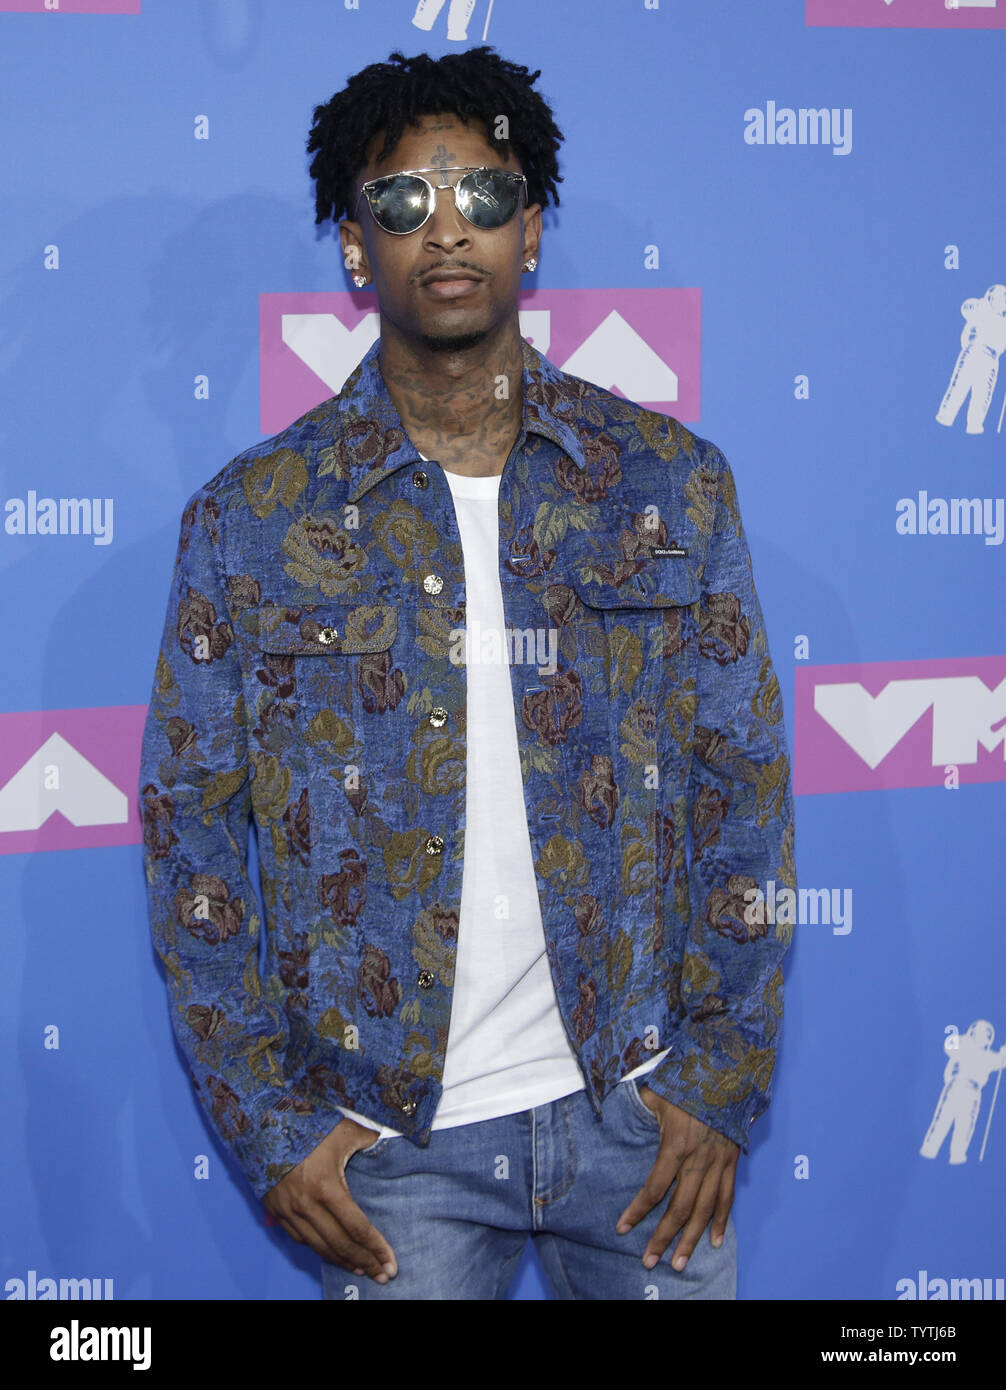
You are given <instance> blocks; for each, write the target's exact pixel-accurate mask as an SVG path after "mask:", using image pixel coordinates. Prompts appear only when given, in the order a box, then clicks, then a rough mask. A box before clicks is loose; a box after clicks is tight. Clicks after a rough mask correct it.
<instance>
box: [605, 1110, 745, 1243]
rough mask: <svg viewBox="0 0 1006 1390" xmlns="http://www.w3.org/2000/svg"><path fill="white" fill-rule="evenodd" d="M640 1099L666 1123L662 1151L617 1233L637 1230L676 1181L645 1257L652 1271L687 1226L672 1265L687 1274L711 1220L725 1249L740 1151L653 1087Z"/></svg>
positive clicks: (662, 1129) (715, 1239) (714, 1234)
mask: <svg viewBox="0 0 1006 1390" xmlns="http://www.w3.org/2000/svg"><path fill="white" fill-rule="evenodd" d="M639 1098H640V1100H642V1102H643V1104H644V1105H645V1106H647V1108H648V1109H650V1110H652V1111H653V1112H654V1114H656V1115H658V1116H659V1118H660V1151H659V1153H658V1154H657V1160H656V1162H655V1163H654V1165H653V1167H652V1168H651V1169H650V1174H649V1176H648V1178H647V1179H646V1182H645V1183H644V1184H643V1186H642V1187H641V1188H640V1189H639V1191H638V1192H637V1193H636V1195H635V1197H633V1199H632V1201H631V1202H630V1203H629V1205H628V1206H627V1207H626V1208H625V1210H624V1211H623V1212H622V1215H621V1216H620V1217H619V1219H618V1224H617V1225H616V1227H615V1229H616V1231H617V1232H618V1233H619V1235H624V1234H625V1232H626V1231H631V1230H632V1228H633V1226H635V1225H636V1224H637V1223H638V1222H639V1221H641V1220H642V1219H643V1217H644V1216H645V1215H646V1214H647V1212H650V1211H652V1210H653V1208H654V1207H655V1206H656V1205H657V1203H658V1202H659V1201H660V1200H661V1198H662V1197H664V1195H665V1194H666V1192H667V1189H668V1188H669V1187H670V1185H671V1183H672V1182H674V1181H675V1179H676V1180H677V1186H676V1188H675V1192H674V1196H673V1197H672V1198H671V1200H670V1202H669V1203H668V1204H667V1210H666V1211H665V1212H664V1215H663V1217H662V1218H661V1220H660V1222H659V1223H658V1225H657V1228H656V1230H655V1231H654V1232H653V1234H652V1236H650V1239H649V1243H648V1244H647V1247H646V1250H645V1251H644V1252H643V1264H644V1265H645V1266H646V1268H647V1269H652V1268H653V1267H654V1265H655V1264H657V1262H658V1261H659V1260H660V1258H661V1257H662V1255H663V1253H664V1251H665V1250H666V1249H667V1247H668V1246H669V1245H670V1243H671V1241H672V1240H673V1239H674V1237H675V1236H676V1235H677V1233H678V1231H680V1230H681V1228H682V1226H684V1230H683V1231H682V1232H681V1239H680V1240H679V1241H678V1246H677V1249H676V1251H675V1253H674V1258H673V1260H672V1261H671V1264H672V1265H673V1266H674V1268H675V1269H677V1270H682V1269H684V1267H685V1265H686V1264H687V1263H688V1257H689V1256H690V1255H691V1253H692V1251H693V1250H694V1249H695V1247H696V1245H697V1244H698V1242H699V1240H700V1239H701V1236H702V1232H703V1231H704V1230H705V1229H706V1226H707V1225H708V1224H709V1218H710V1217H712V1227H711V1237H710V1238H711V1240H712V1243H713V1245H714V1246H715V1248H716V1249H717V1250H718V1249H719V1248H720V1246H721V1245H722V1244H723V1237H724V1236H725V1235H726V1230H727V1217H728V1216H729V1215H730V1207H731V1205H732V1203H733V1200H734V1178H735V1176H736V1172H737V1159H738V1157H739V1156H740V1147H739V1145H737V1144H735V1143H734V1142H733V1140H731V1139H728V1138H727V1137H726V1136H725V1135H723V1134H720V1132H719V1131H718V1130H715V1129H710V1127H709V1126H708V1125H704V1124H703V1123H702V1121H701V1120H697V1119H696V1118H695V1117H694V1115H689V1114H688V1112H687V1111H685V1110H682V1109H681V1108H680V1107H679V1106H677V1105H672V1104H671V1102H670V1101H669V1100H664V1098H663V1096H658V1095H657V1094H656V1092H655V1091H651V1090H650V1088H649V1086H640V1088H639Z"/></svg>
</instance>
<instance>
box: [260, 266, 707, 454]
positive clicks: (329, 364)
mask: <svg viewBox="0 0 1006 1390" xmlns="http://www.w3.org/2000/svg"><path fill="white" fill-rule="evenodd" d="M361 302H362V303H364V304H365V305H366V306H367V307H365V308H361V307H360V306H361ZM523 302H524V303H525V304H526V305H527V307H526V308H523V307H522V308H520V309H519V311H518V312H519V319H520V331H521V333H522V335H523V336H524V337H525V338H526V339H527V340H528V342H529V343H530V344H531V345H532V347H534V348H536V349H537V350H538V351H539V352H540V353H541V354H542V355H543V356H544V357H547V358H548V359H549V361H551V362H554V363H555V365H556V366H557V367H559V368H561V370H562V371H564V372H569V373H571V374H572V375H573V376H579V377H583V378H585V380H587V381H592V382H594V383H595V385H597V386H602V387H604V389H605V390H607V391H614V392H616V393H617V394H618V395H620V396H624V397H625V398H626V399H628V400H631V401H636V402H637V403H638V404H639V405H644V406H647V407H649V408H650V409H652V410H661V411H664V412H665V413H667V414H671V415H674V416H675V417H676V418H677V419H678V420H681V421H682V422H689V421H690V422H692V423H694V422H695V421H697V420H698V419H699V392H700V385H701V381H700V363H701V352H702V291H701V290H698V289H688V290H681V289H670V290H550V291H541V290H535V291H530V292H529V293H528V294H527V296H526V298H525V299H524V301H523ZM370 305H373V306H374V307H373V308H371V307H369V306H370ZM380 332H381V322H380V316H379V314H378V311H377V307H376V301H375V300H374V299H373V297H372V296H369V295H360V294H351V293H348V292H341V291H335V292H332V293H319V294H262V295H259V362H260V369H261V426H262V431H263V433H264V434H275V433H276V432H277V431H279V430H281V429H285V428H286V426H287V425H289V424H290V423H291V422H292V421H294V420H296V419H297V418H298V417H299V416H301V415H303V414H305V412H306V411H308V410H311V409H313V408H314V406H316V405H320V404H321V402H322V401H324V400H327V399H328V398H329V397H330V396H334V395H336V394H337V393H338V391H339V390H340V389H341V387H342V384H343V382H344V381H345V380H346V378H347V377H348V376H349V374H350V372H352V370H353V368H354V367H355V366H356V365H357V364H358V363H359V361H360V359H361V358H362V357H363V356H364V355H365V353H366V352H367V349H368V348H370V347H371V346H372V345H373V344H374V342H376V340H377V339H378V337H379V336H380Z"/></svg>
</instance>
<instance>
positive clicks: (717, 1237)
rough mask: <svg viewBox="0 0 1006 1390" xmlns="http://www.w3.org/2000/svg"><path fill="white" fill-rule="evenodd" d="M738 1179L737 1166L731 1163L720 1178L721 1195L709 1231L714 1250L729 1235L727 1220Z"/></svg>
mask: <svg viewBox="0 0 1006 1390" xmlns="http://www.w3.org/2000/svg"><path fill="white" fill-rule="evenodd" d="M736 1177H737V1165H736V1164H735V1163H731V1164H730V1165H729V1166H728V1167H727V1168H725V1169H724V1170H723V1174H722V1176H721V1177H720V1195H719V1197H718V1199H717V1202H716V1210H715V1211H714V1212H713V1221H712V1226H711V1227H710V1231H709V1238H710V1240H711V1241H712V1244H713V1248H714V1249H715V1250H718V1249H719V1248H720V1246H721V1245H722V1244H723V1241H724V1238H725V1237H726V1233H727V1220H728V1219H729V1216H730V1208H731V1207H732V1206H733V1204H734V1181H735V1179H736Z"/></svg>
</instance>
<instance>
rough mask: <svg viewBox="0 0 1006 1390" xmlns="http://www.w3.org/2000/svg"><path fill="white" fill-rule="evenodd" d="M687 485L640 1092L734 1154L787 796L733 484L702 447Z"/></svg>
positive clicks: (748, 1111) (716, 455)
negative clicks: (676, 690) (694, 646)
mask: <svg viewBox="0 0 1006 1390" xmlns="http://www.w3.org/2000/svg"><path fill="white" fill-rule="evenodd" d="M700 485H701V486H702V488H703V491H706V490H707V489H708V491H706V495H707V497H708V498H709V501H710V502H711V504H712V505H711V507H710V512H711V524H710V536H709V550H708V557H707V561H706V564H705V569H704V572H703V576H702V589H701V594H700V600H699V605H698V628H699V630H698V636H697V641H698V655H697V657H696V666H697V674H696V697H697V699H696V713H695V736H694V749H693V756H692V765H691V773H690V777H689V784H688V821H689V832H690V836H689V839H690V843H689V846H688V903H689V905H688V914H689V927H688V933H687V938H686V941H685V946H684V952H683V956H682V959H681V961H680V969H681V975H680V982H679V986H678V995H679V997H678V1001H677V1002H678V1019H679V1023H678V1026H677V1029H676V1031H675V1033H674V1035H673V1036H672V1037H671V1038H669V1039H666V1040H664V1041H665V1045H667V1046H669V1047H670V1051H669V1053H668V1055H667V1056H666V1057H665V1058H664V1059H663V1060H662V1061H661V1062H660V1063H659V1064H658V1066H656V1067H655V1068H653V1070H652V1071H651V1072H650V1073H648V1075H647V1076H646V1079H645V1084H646V1085H647V1086H649V1087H650V1089H651V1090H653V1091H655V1092H656V1094H657V1095H659V1096H662V1097H664V1099H666V1100H669V1101H671V1102H672V1103H673V1104H674V1105H677V1106H679V1107H680V1108H681V1109H682V1110H686V1111H687V1112H688V1113H689V1114H691V1115H694V1116H695V1117H696V1118H697V1119H699V1120H701V1121H702V1122H703V1123H705V1124H707V1125H709V1126H711V1127H712V1128H713V1129H716V1130H718V1131H720V1133H722V1134H725V1135H726V1136H727V1137H728V1138H730V1139H732V1140H733V1141H734V1142H735V1143H736V1144H739V1145H740V1146H741V1148H742V1149H743V1150H744V1151H745V1152H747V1150H748V1147H749V1129H750V1126H751V1125H752V1124H753V1123H754V1121H755V1119H756V1118H757V1117H758V1116H759V1115H760V1114H761V1113H762V1112H763V1111H764V1110H766V1109H767V1108H768V1104H769V1097H770V1091H771V1079H772V1072H773V1068H774V1065H775V1051H776V1042H777V1033H778V1029H779V1024H780V1021H781V1018H782V1001H783V983H782V967H781V962H782V957H783V954H784V952H785V950H786V948H787V947H788V945H789V943H790V939H791V937H792V930H793V929H792V926H791V925H789V924H788V923H787V924H776V923H770V922H768V921H767V913H766V910H765V906H764V896H765V895H767V894H768V891H769V890H768V889H767V881H768V880H769V879H772V880H774V881H775V884H776V885H777V890H778V889H781V888H782V887H784V886H785V887H788V888H792V889H794V890H795V888H796V877H795V868H794V859H793V839H794V822H793V794H792V783H791V770H790V762H789V756H788V754H787V750H786V737H785V728H784V723H783V709H782V700H781V696H780V691H779V682H778V680H777V678H776V675H775V672H774V670H773V668H772V661H771V658H770V655H769V649H768V640H767V637H766V632H765V624H764V620H763V617H762V612H761V607H760V605H759V602H758V596H757V594H756V593H755V587H754V579H753V574H752V568H751V556H750V552H749V550H748V546H747V542H746V539H745V536H744V529H743V526H742V523H741V517H740V511H739V509H738V505H737V495H736V491H735V487H734V479H733V475H732V473H731V470H730V466H729V464H728V463H727V461H726V459H725V458H724V457H723V455H722V453H720V451H719V450H718V449H716V448H714V447H713V446H709V453H708V455H707V457H706V460H705V462H704V464H703V465H702V468H701V470H700ZM755 890H757V892H756V891H755ZM784 915H785V914H784ZM672 992H673V991H672Z"/></svg>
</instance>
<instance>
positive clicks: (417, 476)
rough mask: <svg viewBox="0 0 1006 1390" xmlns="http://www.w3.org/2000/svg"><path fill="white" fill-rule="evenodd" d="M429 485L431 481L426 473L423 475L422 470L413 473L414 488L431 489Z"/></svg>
mask: <svg viewBox="0 0 1006 1390" xmlns="http://www.w3.org/2000/svg"><path fill="white" fill-rule="evenodd" d="M429 485H430V480H429V478H428V477H427V476H426V474H425V473H423V472H422V471H421V470H420V471H417V472H415V473H413V475H412V486H413V487H429Z"/></svg>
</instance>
